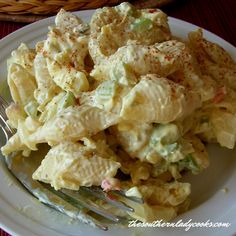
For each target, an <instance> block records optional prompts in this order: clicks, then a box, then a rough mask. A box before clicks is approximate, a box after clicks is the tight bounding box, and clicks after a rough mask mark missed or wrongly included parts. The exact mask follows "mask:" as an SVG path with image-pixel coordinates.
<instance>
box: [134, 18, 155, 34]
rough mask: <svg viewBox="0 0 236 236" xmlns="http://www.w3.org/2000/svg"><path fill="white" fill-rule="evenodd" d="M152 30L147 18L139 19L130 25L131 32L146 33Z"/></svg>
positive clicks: (150, 22)
mask: <svg viewBox="0 0 236 236" xmlns="http://www.w3.org/2000/svg"><path fill="white" fill-rule="evenodd" d="M151 28H152V21H151V20H150V19H148V18H143V17H141V18H139V19H136V20H135V21H134V23H133V24H132V25H131V30H133V31H147V30H150V29H151Z"/></svg>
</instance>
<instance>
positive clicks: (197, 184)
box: [0, 11, 236, 236]
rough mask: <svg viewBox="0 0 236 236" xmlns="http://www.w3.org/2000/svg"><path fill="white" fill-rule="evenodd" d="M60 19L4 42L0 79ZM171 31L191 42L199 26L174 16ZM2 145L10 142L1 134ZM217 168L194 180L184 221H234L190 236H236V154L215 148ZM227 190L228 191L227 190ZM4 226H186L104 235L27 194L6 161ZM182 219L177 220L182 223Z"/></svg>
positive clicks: (77, 230)
mask: <svg viewBox="0 0 236 236" xmlns="http://www.w3.org/2000/svg"><path fill="white" fill-rule="evenodd" d="M92 13H93V11H82V12H79V13H78V14H79V16H80V17H81V18H82V19H83V20H85V21H89V19H90V17H91V14H92ZM53 21H54V18H48V19H45V20H42V21H39V22H36V23H34V24H31V25H28V26H26V27H24V28H22V29H20V30H18V31H16V32H14V33H12V34H10V35H8V36H7V37H5V38H4V39H2V40H1V41H0V51H1V58H0V79H1V80H3V79H5V78H6V59H7V58H8V57H9V55H10V52H11V51H12V50H13V49H15V48H16V47H18V45H19V44H20V43H21V42H25V43H27V44H28V45H29V46H31V47H32V46H34V44H35V43H36V42H37V41H39V40H40V39H43V38H45V36H46V33H47V31H48V29H47V26H49V25H51V24H53ZM169 23H170V26H171V30H172V32H173V34H174V35H175V36H178V37H181V38H185V37H186V35H187V33H188V32H189V31H192V30H194V29H196V28H198V27H197V26H195V25H192V24H189V23H186V22H184V21H181V20H177V19H174V18H171V17H170V18H169ZM204 35H205V37H206V38H208V39H209V40H211V41H213V42H217V43H218V44H220V45H221V46H222V47H224V48H225V49H226V50H227V51H229V52H230V53H231V55H232V56H233V57H234V59H236V49H235V48H234V47H233V46H232V45H230V44H229V43H227V42H226V41H224V40H223V39H221V38H219V37H218V36H216V35H214V34H212V33H210V32H208V31H204ZM0 141H1V143H3V142H4V138H3V136H0ZM209 152H210V157H211V165H210V167H209V168H208V169H207V171H205V172H203V173H202V174H200V175H198V176H193V177H190V178H191V182H192V183H194V184H193V187H192V192H193V193H192V196H191V198H192V206H193V209H191V210H190V211H188V212H187V213H185V214H183V215H181V216H179V217H178V219H182V220H183V222H187V221H188V220H190V219H192V222H204V221H206V220H208V219H209V220H210V221H212V222H229V223H230V224H231V226H230V227H229V228H192V229H190V230H189V231H187V233H188V234H189V235H199V230H201V235H202V236H204V235H207V236H209V235H213V234H214V235H225V236H229V235H232V234H234V233H236V217H235V216H236V202H235V199H236V188H235V183H236V171H235V169H236V158H235V154H236V150H233V151H229V150H226V149H222V148H219V147H217V146H212V147H209ZM224 187H227V188H228V189H229V192H228V193H224V192H223V191H222V189H223V188H224ZM0 189H1V192H0V227H2V228H3V229H4V230H6V231H7V232H9V233H10V234H12V235H24V236H34V235H38V236H41V235H50V236H59V235H64V236H66V235H76V236H78V235H85V234H87V235H111V234H112V235H114V236H115V235H121V234H122V235H143V234H144V233H145V235H157V234H158V235H163V236H165V235H168V236H171V235H175V236H178V235H183V234H186V232H185V230H184V229H183V228H132V229H131V228H129V229H116V230H114V229H110V230H109V231H108V232H102V231H99V230H96V229H93V228H90V227H89V226H86V225H83V224H80V223H78V222H70V219H69V218H67V217H66V216H64V215H62V214H60V213H57V212H56V211H54V210H51V209H49V208H48V207H46V206H44V205H43V204H41V203H39V202H38V201H37V200H35V199H34V198H33V197H32V196H31V195H30V194H29V193H28V192H26V191H25V190H23V189H22V188H21V186H20V185H19V184H17V183H16V182H15V180H14V179H13V178H12V177H11V175H10V174H9V173H8V171H7V170H6V168H5V166H4V164H3V163H2V161H1V162H0ZM178 219H177V220H178Z"/></svg>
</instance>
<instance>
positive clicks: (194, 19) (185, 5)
mask: <svg viewBox="0 0 236 236" xmlns="http://www.w3.org/2000/svg"><path fill="white" fill-rule="evenodd" d="M162 10H163V11H164V12H166V13H167V14H168V15H169V16H172V17H176V18H179V19H182V20H185V21H188V22H190V23H193V24H195V25H198V26H200V27H202V28H204V29H207V30H209V31H211V32H213V33H215V34H217V35H218V36H220V37H221V38H223V39H225V40H226V41H228V42H230V43H231V44H233V45H234V46H236V27H235V26H236V14H235V10H236V0H215V1H212V0H177V1H176V2H175V3H173V4H170V5H168V6H165V7H163V8H162ZM25 25H26V24H23V23H15V22H0V38H2V37H4V36H6V35H8V34H9V33H11V32H13V31H15V30H17V29H19V28H21V27H23V26H25ZM19 43H20V42H19ZM0 236H8V234H7V233H5V232H4V231H2V230H0Z"/></svg>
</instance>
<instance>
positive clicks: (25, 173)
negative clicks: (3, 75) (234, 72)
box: [0, 96, 143, 230]
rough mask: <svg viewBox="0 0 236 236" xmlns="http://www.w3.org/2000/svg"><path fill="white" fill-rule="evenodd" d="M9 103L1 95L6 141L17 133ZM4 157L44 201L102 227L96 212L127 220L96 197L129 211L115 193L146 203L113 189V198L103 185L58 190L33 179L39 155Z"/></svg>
mask: <svg viewBox="0 0 236 236" xmlns="http://www.w3.org/2000/svg"><path fill="white" fill-rule="evenodd" d="M9 105H10V104H9V103H8V102H7V101H6V100H5V99H4V98H2V97H1V96H0V127H1V128H2V130H3V132H4V134H5V137H6V141H7V140H8V139H9V138H10V137H11V136H12V135H13V134H14V133H15V130H14V129H12V128H11V127H10V126H9V125H8V123H7V116H6V113H5V110H6V108H7V107H8V106H9ZM42 156H43V155H42ZM4 160H5V163H6V164H7V167H8V169H9V170H10V172H11V173H12V174H13V175H14V176H15V177H16V178H17V179H18V180H19V181H20V183H21V184H23V185H24V186H25V187H26V189H27V190H28V191H29V192H30V193H31V194H33V195H34V196H35V197H36V198H37V199H39V200H40V201H41V202H43V203H45V204H46V205H49V206H50V207H52V208H54V209H56V210H58V211H60V212H62V213H64V214H66V215H68V216H69V217H71V218H73V219H77V220H80V221H81V222H83V223H86V224H89V225H91V226H94V227H96V228H99V229H102V230H108V226H107V225H105V224H104V223H103V222H102V220H98V219H96V218H97V217H96V215H97V216H98V215H99V216H102V217H103V218H105V219H108V220H110V221H111V222H115V223H118V222H122V221H123V220H124V219H123V218H122V217H119V216H117V215H114V214H112V213H110V212H109V211H108V210H105V209H104V208H102V207H101V206H99V205H98V204H96V203H95V202H94V201H93V200H94V199H101V200H103V201H105V202H107V203H109V204H110V205H112V206H113V207H116V208H118V209H121V210H124V211H130V212H133V211H134V209H133V208H131V207H130V206H128V205H126V204H125V203H123V202H122V201H119V200H115V197H114V196H121V197H125V198H128V199H129V200H131V201H135V202H138V203H143V200H142V199H140V198H134V197H127V196H126V195H125V191H115V190H114V191H110V192H109V193H111V194H112V195H113V197H112V198H111V197H109V195H108V194H106V193H104V192H103V191H102V189H101V188H100V187H90V188H88V187H81V188H80V190H79V191H71V190H66V189H63V190H61V191H56V190H55V189H53V188H52V187H51V186H50V185H49V184H45V183H41V182H38V181H35V180H33V179H32V173H33V172H34V171H35V170H36V168H37V166H38V165H39V163H40V162H39V161H41V160H39V158H36V157H34V156H33V155H32V157H30V158H27V159H26V158H25V157H23V156H22V155H20V154H19V153H12V154H11V155H10V156H8V157H5V158H4ZM91 213H92V214H91ZM94 213H95V216H94Z"/></svg>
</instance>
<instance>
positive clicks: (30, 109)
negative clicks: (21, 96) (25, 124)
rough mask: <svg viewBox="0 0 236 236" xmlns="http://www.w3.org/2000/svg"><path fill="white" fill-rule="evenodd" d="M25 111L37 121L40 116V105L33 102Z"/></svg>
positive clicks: (26, 106)
mask: <svg viewBox="0 0 236 236" xmlns="http://www.w3.org/2000/svg"><path fill="white" fill-rule="evenodd" d="M24 110H25V112H26V114H27V115H28V116H30V117H32V118H34V119H35V118H36V117H37V115H38V103H37V102H36V101H31V102H29V103H28V104H27V105H25V107H24Z"/></svg>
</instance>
